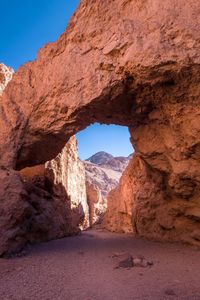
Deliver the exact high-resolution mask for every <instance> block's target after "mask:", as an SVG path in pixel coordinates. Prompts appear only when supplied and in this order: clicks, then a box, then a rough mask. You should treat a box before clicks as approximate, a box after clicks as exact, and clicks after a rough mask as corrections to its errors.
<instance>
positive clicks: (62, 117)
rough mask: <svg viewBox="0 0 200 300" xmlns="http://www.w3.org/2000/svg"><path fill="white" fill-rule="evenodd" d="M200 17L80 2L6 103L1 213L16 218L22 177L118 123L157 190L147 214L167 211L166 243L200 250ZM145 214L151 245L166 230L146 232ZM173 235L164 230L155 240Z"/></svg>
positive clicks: (174, 4)
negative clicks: (82, 137)
mask: <svg viewBox="0 0 200 300" xmlns="http://www.w3.org/2000/svg"><path fill="white" fill-rule="evenodd" d="M199 15H200V7H199V1H198V0H194V1H186V0H180V1H173V0H168V1H165V2H164V3H163V2H161V1H160V0H149V1H142V0H138V1H126V0H115V1H111V0H107V1H101V0H96V1H90V0H81V2H80V5H79V7H78V9H77V11H76V13H75V14H74V16H73V18H72V19H71V21H70V23H69V26H68V28H67V30H66V31H65V32H64V33H63V34H62V35H61V37H60V38H59V39H58V41H57V42H56V43H51V44H48V45H46V46H45V47H44V48H43V49H41V50H40V51H39V53H38V57H37V59H36V60H35V61H34V62H31V63H28V64H25V65H24V66H22V67H21V68H20V69H19V70H18V71H17V72H16V73H15V74H14V76H13V80H12V81H11V82H10V83H9V84H8V86H7V88H6V89H5V92H4V93H3V95H2V97H1V99H0V128H1V132H0V141H1V144H0V167H1V177H0V181H1V185H0V186H1V194H0V195H1V198H0V199H1V201H0V202H1V212H2V211H3V212H5V211H6V212H7V213H8V215H9V207H8V204H7V202H8V199H10V198H11V196H10V195H12V194H13V195H14V193H15V198H17V199H18V200H19V201H20V202H19V203H21V202H23V201H24V193H25V186H24V184H23V183H21V181H20V179H19V175H18V173H17V172H16V171H15V170H20V169H23V168H24V167H27V166H34V165H38V164H41V163H45V162H46V161H47V160H51V159H53V158H54V157H56V155H57V154H58V153H59V152H60V151H61V149H62V148H63V147H64V145H65V143H66V139H69V138H70V137H71V136H72V135H74V134H75V133H76V132H78V131H79V130H81V129H84V128H85V127H87V126H88V125H89V124H91V123H94V122H100V123H105V124H119V125H124V126H128V127H129V128H130V132H131V140H132V144H133V146H134V149H135V152H136V154H138V155H139V157H140V159H141V162H142V163H143V164H144V166H145V168H146V170H148V172H147V176H146V180H150V185H149V186H150V187H149V189H150V190H149V193H150V194H151V195H153V194H155V193H157V191H158V190H159V197H160V200H159V201H158V203H156V205H151V204H146V205H147V206H148V205H150V206H149V207H150V209H151V210H152V211H151V214H153V215H154V217H155V218H159V209H160V210H161V211H162V209H163V208H164V207H165V208H166V210H165V216H166V219H169V220H171V222H172V224H171V225H170V226H168V227H170V228H168V230H169V231H170V232H171V234H167V235H166V238H167V239H170V240H171V239H173V240H182V241H186V242H189V243H191V244H196V245H200V241H199V229H200V222H199V208H200V204H199V197H200V195H199V193H200V192H199V190H200V171H199V170H200V155H199V149H200V146H199V145H200V113H199V112H200V101H199V98H200V88H199V87H200V67H199V64H200V22H199ZM94 24H96V25H94ZM108 28H109V30H107V29H108ZM148 174H155V176H156V179H154V177H153V176H149V175H148ZM157 178H159V179H157ZM141 180H142V179H141ZM152 180H153V183H152ZM147 184H148V183H147ZM14 188H16V191H17V194H16V191H14ZM143 188H144V186H143V184H142V185H140V184H138V191H140V194H141V195H142V191H143ZM160 190H161V191H160ZM161 198H162V199H161ZM138 199H140V198H138ZM150 199H152V198H150ZM140 200H141V201H142V204H141V203H139V204H138V201H139V200H138V201H136V202H135V203H137V205H139V207H140V205H145V201H146V200H144V199H140ZM10 204H12V205H15V202H13V203H10ZM12 205H11V206H12ZM174 206H175V207H176V208H177V210H176V209H175V212H174ZM186 206H187V208H186ZM182 207H184V209H182ZM171 209H172V211H173V213H174V215H173V218H171ZM137 211H139V213H137V215H138V217H137V220H138V221H137V228H140V230H138V232H139V234H140V235H144V236H149V229H148V228H152V224H154V223H155V222H156V224H158V222H159V221H158V219H157V220H156V221H154V220H148V218H146V221H145V222H146V225H145V226H144V224H143V220H144V218H145V216H144V215H143V213H145V211H144V210H140V209H138V210H137ZM161 216H162V212H161ZM13 222H14V220H13ZM148 222H149V226H148ZM14 223H15V222H14ZM14 223H13V224H14ZM19 223H20V222H19ZM4 224H5V223H1V224H0V231H1V238H2V239H3V242H2V243H1V245H6V243H7V242H8V238H7V235H5V230H4V228H5V226H4ZM13 228H14V227H13ZM165 232H166V229H165V228H164V227H159V229H158V227H157V226H156V227H154V232H153V233H152V231H151V235H150V236H152V235H154V236H155V237H156V239H159V240H162V239H163V233H165ZM18 238H19V235H18V232H17V231H16V232H14V230H13V232H12V235H11V239H12V240H17V239H18ZM7 249H8V248H7Z"/></svg>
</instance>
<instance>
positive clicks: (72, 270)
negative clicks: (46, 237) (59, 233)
mask: <svg viewBox="0 0 200 300" xmlns="http://www.w3.org/2000/svg"><path fill="white" fill-rule="evenodd" d="M122 251H125V252H129V253H130V254H132V255H133V256H137V255H143V256H144V257H145V258H147V259H150V260H152V261H153V262H154V265H153V266H152V267H148V268H141V267H133V268H131V269H129V270H127V269H124V268H122V269H121V268H120V269H116V268H115V265H116V262H115V259H114V258H113V257H112V256H113V254H114V253H118V252H122ZM6 299H12V300H21V299H24V300H32V299H33V300H47V299H48V300H132V299H148V300H150V299H152V300H156V299H159V300H162V299H181V300H182V299H188V300H192V299H195V300H199V299H200V251H198V250H195V249H191V248H190V247H186V246H183V245H179V244H162V243H155V242H149V241H145V240H142V239H134V238H132V237H131V236H130V235H121V234H113V233H108V232H105V231H101V230H90V231H87V232H84V233H83V234H82V235H81V236H77V237H71V238H65V239H62V240H57V241H52V242H49V243H44V244H40V245H36V246H32V247H31V249H30V252H29V253H28V254H27V255H26V256H24V257H19V258H12V259H10V260H6V259H0V300H6Z"/></svg>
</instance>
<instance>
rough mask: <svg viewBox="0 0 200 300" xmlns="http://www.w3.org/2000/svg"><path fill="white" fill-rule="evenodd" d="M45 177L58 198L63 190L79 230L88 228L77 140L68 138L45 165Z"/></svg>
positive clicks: (81, 165) (83, 178)
mask: <svg viewBox="0 0 200 300" xmlns="http://www.w3.org/2000/svg"><path fill="white" fill-rule="evenodd" d="M45 177H46V178H48V180H49V181H50V182H51V183H52V186H53V190H54V193H55V194H57V195H58V196H59V194H60V187H62V188H64V189H65V191H66V194H67V197H68V198H69V200H70V205H71V209H72V210H74V211H76V213H77V219H78V218H79V219H80V221H79V227H80V228H81V229H84V228H87V227H88V226H89V208H88V204H87V195H86V177H85V167H84V163H83V162H82V161H81V160H80V159H79V158H78V149H77V140H76V138H75V136H73V137H72V138H70V140H69V141H68V143H67V144H66V145H65V147H64V148H63V150H62V152H61V153H60V154H58V156H57V157H56V158H55V159H53V160H51V161H49V162H47V163H46V164H45Z"/></svg>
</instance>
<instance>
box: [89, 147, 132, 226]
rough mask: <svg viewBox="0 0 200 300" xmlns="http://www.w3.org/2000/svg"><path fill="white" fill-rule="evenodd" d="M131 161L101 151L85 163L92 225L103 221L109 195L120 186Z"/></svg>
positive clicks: (127, 158)
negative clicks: (123, 173) (120, 180)
mask: <svg viewBox="0 0 200 300" xmlns="http://www.w3.org/2000/svg"><path fill="white" fill-rule="evenodd" d="M129 159H130V157H113V156H112V155H111V154H109V153H106V152H104V151H101V152H98V153H96V154H94V155H93V156H91V157H90V158H88V159H87V160H86V161H84V165H85V172H86V189H87V199H88V205H89V210H90V224H91V225H92V224H96V223H99V222H101V221H102V218H103V216H104V213H105V212H106V209H107V195H108V193H109V192H110V191H111V190H112V189H114V188H115V187H116V186H117V185H118V183H119V179H120V177H121V175H122V172H123V171H124V169H125V168H126V167H127V165H128V161H129Z"/></svg>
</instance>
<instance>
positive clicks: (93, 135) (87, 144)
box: [0, 0, 133, 159]
mask: <svg viewBox="0 0 200 300" xmlns="http://www.w3.org/2000/svg"><path fill="white" fill-rule="evenodd" d="M78 4H79V0H0V12H1V18H0V37H1V45H0V62H3V63H5V64H6V65H7V66H10V67H12V68H14V70H16V69H17V68H18V67H19V66H20V65H21V64H23V63H25V62H27V61H30V60H33V59H35V57H36V54H37V51H38V49H39V48H41V47H42V46H43V45H44V44H45V43H48V42H53V41H55V40H57V38H58V37H59V35H60V34H61V33H62V32H63V31H64V29H65V28H66V26H67V23H68V21H69V18H70V17H71V15H72V14H73V12H74V10H75V9H76V7H77V6H78ZM77 138H78V143H79V155H80V157H81V158H82V159H85V158H88V157H89V156H91V155H92V154H94V153H96V152H98V151H101V150H104V151H107V152H109V153H111V154H113V155H115V156H120V155H123V156H127V155H129V154H130V153H131V152H133V150H132V147H131V145H130V142H129V132H128V129H127V128H126V127H121V126H114V125H113V126H111V125H110V126H107V125H99V124H95V125H92V126H90V127H88V128H87V129H85V130H84V131H82V132H80V133H78V134H77Z"/></svg>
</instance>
